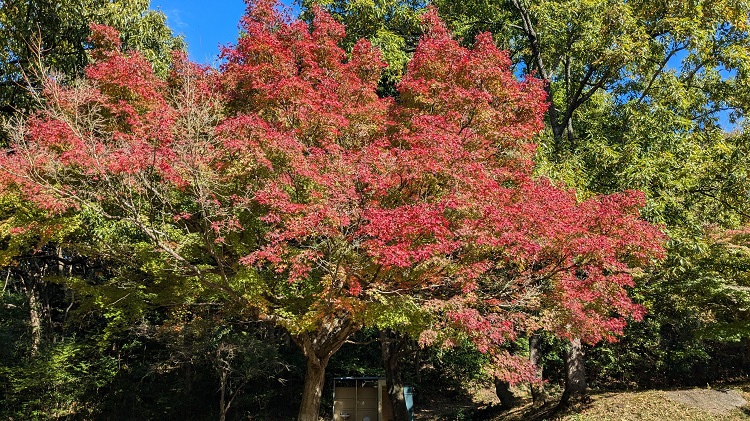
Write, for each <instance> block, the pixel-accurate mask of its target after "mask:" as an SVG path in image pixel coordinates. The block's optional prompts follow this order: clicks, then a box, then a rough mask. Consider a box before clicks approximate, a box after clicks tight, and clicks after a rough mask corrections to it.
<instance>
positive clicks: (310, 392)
mask: <svg viewBox="0 0 750 421" xmlns="http://www.w3.org/2000/svg"><path fill="white" fill-rule="evenodd" d="M305 362H306V363H307V371H306V372H305V387H304V389H303V391H302V404H300V408H299V416H298V417H297V419H298V420H299V421H318V414H319V413H320V398H321V396H323V386H324V385H325V372H326V366H327V365H328V361H327V360H321V359H320V358H317V356H316V355H314V354H313V355H311V356H309V357H308V356H306V357H305Z"/></svg>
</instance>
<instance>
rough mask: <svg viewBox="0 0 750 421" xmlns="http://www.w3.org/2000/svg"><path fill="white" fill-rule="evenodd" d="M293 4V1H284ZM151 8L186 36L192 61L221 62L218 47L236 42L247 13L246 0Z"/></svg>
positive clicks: (175, 0)
mask: <svg viewBox="0 0 750 421" xmlns="http://www.w3.org/2000/svg"><path fill="white" fill-rule="evenodd" d="M282 3H285V4H291V3H292V0H287V1H282ZM151 8H152V9H154V10H161V11H162V12H164V14H165V15H167V24H168V25H169V27H170V28H172V30H173V31H174V32H175V33H176V34H181V35H183V36H184V37H185V40H186V41H187V43H188V53H189V54H190V58H191V59H192V60H193V61H196V62H198V63H202V64H208V65H215V64H217V63H218V59H217V56H218V54H219V45H226V44H229V43H233V42H234V41H235V40H236V39H237V34H238V32H239V31H238V29H237V23H238V22H239V21H240V17H241V16H242V14H243V13H244V12H245V2H244V1H243V0H215V1H213V2H207V1H204V0H151Z"/></svg>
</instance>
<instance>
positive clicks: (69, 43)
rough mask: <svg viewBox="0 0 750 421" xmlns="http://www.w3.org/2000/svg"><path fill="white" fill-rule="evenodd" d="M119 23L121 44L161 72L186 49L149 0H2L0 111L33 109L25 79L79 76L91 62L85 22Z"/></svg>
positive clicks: (112, 24)
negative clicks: (174, 54) (55, 74)
mask: <svg viewBox="0 0 750 421" xmlns="http://www.w3.org/2000/svg"><path fill="white" fill-rule="evenodd" d="M92 22H94V23H100V24H106V25H110V26H113V27H115V28H118V29H119V30H120V31H121V34H122V40H123V43H124V46H125V47H126V48H130V49H137V50H139V51H141V52H142V54H144V56H145V57H146V58H147V59H148V60H149V61H150V62H151V63H152V65H153V66H154V68H155V69H156V71H157V73H159V74H161V75H165V74H166V72H167V69H168V67H169V64H170V62H171V53H172V51H174V50H181V49H183V48H184V43H183V41H182V39H181V38H179V37H176V36H175V35H174V34H173V33H172V30H171V29H170V28H169V27H168V26H167V24H166V16H165V15H164V14H163V13H161V12H157V11H153V10H149V1H148V0H64V1H53V0H6V1H3V2H2V3H1V4H0V46H2V48H1V49H0V75H2V76H0V111H1V112H2V113H3V115H5V116H8V115H11V114H13V113H14V112H15V111H17V110H26V109H28V108H33V107H34V106H35V103H34V101H33V99H31V98H30V97H29V95H28V93H27V89H28V83H29V82H31V84H32V85H33V86H34V87H36V88H38V87H39V83H38V81H37V80H36V79H37V78H38V77H42V76H44V77H46V74H47V72H49V71H55V72H60V73H62V74H63V75H65V76H66V77H78V76H82V75H83V70H84V68H85V67H86V64H88V63H89V59H90V57H89V52H88V51H89V49H90V44H89V42H88V37H89V35H90V34H91V31H90V29H89V25H90V24H91V23H92Z"/></svg>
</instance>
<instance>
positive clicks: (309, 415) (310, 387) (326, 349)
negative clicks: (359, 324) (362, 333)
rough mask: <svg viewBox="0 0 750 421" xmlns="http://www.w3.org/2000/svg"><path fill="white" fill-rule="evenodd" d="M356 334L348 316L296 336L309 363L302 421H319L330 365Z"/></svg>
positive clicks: (296, 341)
mask: <svg viewBox="0 0 750 421" xmlns="http://www.w3.org/2000/svg"><path fill="white" fill-rule="evenodd" d="M353 331H354V326H353V325H352V322H351V320H350V319H349V318H348V317H346V316H336V315H332V317H331V319H329V320H324V321H322V322H321V323H320V325H318V329H317V330H315V331H312V332H303V333H300V334H297V335H295V336H294V337H293V339H294V341H295V343H296V344H297V345H298V346H299V347H300V348H302V353H303V354H304V355H305V363H306V364H307V370H306V372H305V385H304V388H303V390H302V403H301V404H300V408H299V415H298V416H297V419H298V420H299V421H318V415H319V414H320V398H321V396H322V395H323V386H324V385H325V371H326V366H327V365H328V361H329V360H330V359H331V356H333V354H335V353H336V351H338V350H339V348H341V345H343V344H344V342H346V340H347V338H349V335H351V333H352V332H353Z"/></svg>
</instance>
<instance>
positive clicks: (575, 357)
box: [560, 338, 588, 405]
mask: <svg viewBox="0 0 750 421" xmlns="http://www.w3.org/2000/svg"><path fill="white" fill-rule="evenodd" d="M584 362H585V359H584V355H583V346H582V345H581V339H580V338H576V339H573V340H572V341H570V344H569V345H568V350H567V352H566V353H565V390H564V391H563V395H562V398H561V399H560V404H561V405H567V404H569V403H574V402H577V401H580V400H582V399H584V398H585V396H586V389H587V387H588V385H587V384H586V367H585V364H584Z"/></svg>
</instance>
